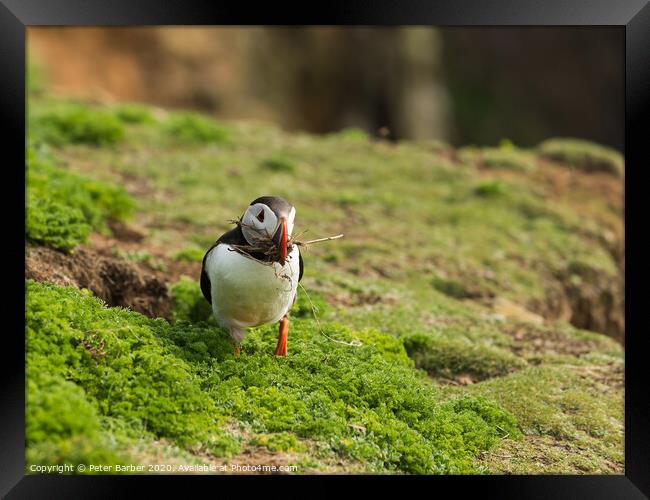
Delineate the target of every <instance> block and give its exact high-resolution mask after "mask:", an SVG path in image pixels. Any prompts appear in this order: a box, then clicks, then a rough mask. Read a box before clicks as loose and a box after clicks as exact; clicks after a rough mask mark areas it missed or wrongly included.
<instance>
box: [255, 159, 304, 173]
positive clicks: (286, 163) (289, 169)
mask: <svg viewBox="0 0 650 500" xmlns="http://www.w3.org/2000/svg"><path fill="white" fill-rule="evenodd" d="M262 166H263V167H264V168H266V169H268V170H271V171H273V172H286V173H290V174H292V173H294V172H295V171H296V163H295V162H294V161H293V160H290V159H289V158H285V157H283V156H274V157H272V158H267V159H265V160H264V161H263V162H262Z"/></svg>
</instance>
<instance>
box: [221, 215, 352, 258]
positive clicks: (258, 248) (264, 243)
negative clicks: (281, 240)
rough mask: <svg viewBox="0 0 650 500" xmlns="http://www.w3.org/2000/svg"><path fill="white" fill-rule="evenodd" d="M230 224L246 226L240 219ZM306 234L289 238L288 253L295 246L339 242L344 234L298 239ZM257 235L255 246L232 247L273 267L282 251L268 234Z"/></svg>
mask: <svg viewBox="0 0 650 500" xmlns="http://www.w3.org/2000/svg"><path fill="white" fill-rule="evenodd" d="M230 222H231V223H232V224H236V225H238V226H239V227H242V226H245V224H244V223H243V222H242V221H241V220H238V219H235V220H231V221H230ZM247 227H252V226H247ZM306 232H307V231H303V232H302V233H299V234H298V235H296V236H290V237H289V239H288V240H287V253H291V250H293V245H297V246H300V247H306V246H308V245H313V244H314V243H322V242H323V241H331V240H338V239H339V238H343V235H342V234H337V235H336V236H327V237H325V238H317V239H315V240H308V241H300V240H299V239H298V238H299V237H300V236H302V235H303V234H305V233H306ZM256 234H258V235H259V238H258V239H257V240H256V241H255V242H254V243H253V244H249V245H233V244H231V245H230V246H231V247H232V248H234V249H235V250H236V251H237V252H239V253H241V254H242V255H245V256H246V257H249V258H251V259H253V260H256V261H258V262H261V263H263V264H267V265H272V264H273V262H277V261H278V260H279V259H280V249H279V248H278V246H277V245H276V244H275V242H274V241H273V239H272V238H271V237H270V236H269V235H268V234H265V233H256ZM255 255H257V256H263V259H260V258H257V257H255Z"/></svg>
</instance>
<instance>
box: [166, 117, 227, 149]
mask: <svg viewBox="0 0 650 500" xmlns="http://www.w3.org/2000/svg"><path fill="white" fill-rule="evenodd" d="M163 128H164V130H165V132H166V133H167V135H168V136H169V137H171V138H172V139H174V140H175V141H177V142H180V143H186V144H209V143H215V144H223V143H225V142H226V141H227V140H228V131H227V130H226V128H225V127H224V126H223V125H221V124H219V123H217V122H216V121H215V120H213V119H211V118H208V117H207V116H204V115H201V114H199V113H193V112H190V111H182V112H181V111H179V112H176V113H173V114H172V115H170V116H169V118H168V119H167V121H166V122H165V123H164V125H163Z"/></svg>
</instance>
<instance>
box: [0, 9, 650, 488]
mask: <svg viewBox="0 0 650 500" xmlns="http://www.w3.org/2000/svg"><path fill="white" fill-rule="evenodd" d="M197 24H198V25H224V24H237V25H257V24H263V25H334V24H344V25H438V26H460V25H462V26H474V25H481V26H618V27H620V28H621V29H624V30H625V47H626V54H625V77H626V97H625V125H626V127H625V162H626V176H625V193H626V203H625V206H626V210H625V218H626V221H625V227H626V230H625V239H626V252H625V259H626V262H627V265H626V271H625V282H626V298H625V302H626V316H625V317H626V325H627V332H626V333H627V335H626V349H625V350H626V358H625V359H626V363H625V475H621V476H479V477H474V476H471V477H465V476H446V477H433V476H426V477H421V476H417V477H416V476H408V477H380V476H372V477H370V478H369V477H368V476H338V477H337V478H331V477H320V478H314V477H300V476H298V477H290V478H287V477H283V478H280V477H256V478H252V477H250V476H249V477H244V478H242V477H236V478H235V477H222V476H219V477H213V476H212V477H205V476H201V477H192V478H189V477H187V476H174V477H173V478H171V477H167V476H129V477H124V476H94V477H88V476H84V477H77V476H59V475H55V476H45V475H43V476H36V475H25V464H24V448H25V431H24V402H25V375H24V354H25V353H24V347H25V346H24V337H23V336H22V335H21V334H20V333H19V332H20V331H21V330H20V328H21V327H20V322H21V321H20V320H21V314H19V313H18V311H21V310H22V311H24V307H25V304H24V288H22V287H21V286H20V285H18V284H19V283H23V285H22V286H24V275H23V276H20V274H21V269H23V267H22V266H24V244H23V243H24V239H23V240H22V241H21V235H20V231H23V238H24V217H23V222H22V223H18V224H15V225H13V228H12V224H10V223H9V221H10V219H13V218H14V217H15V218H16V219H17V218H18V217H19V215H15V214H16V212H18V213H20V212H21V210H24V201H25V200H24V189H20V188H19V185H20V182H21V180H20V176H21V175H23V177H22V182H24V171H23V170H21V168H20V167H19V165H21V164H22V165H24V161H25V147H24V144H25V142H24V141H25V109H26V108H25V106H26V96H25V62H26V54H25V38H26V37H25V34H26V28H27V27H28V26H43V25H74V26H81V25H104V26H119V25H197ZM0 68H1V69H0V121H1V122H2V123H3V125H4V127H2V130H4V131H5V132H4V133H3V138H4V139H5V141H3V142H4V147H3V149H2V156H1V158H2V159H3V161H2V164H3V165H4V167H5V168H4V169H3V172H4V173H5V175H6V174H7V173H9V172H11V173H13V174H16V179H14V180H13V181H12V183H11V184H5V186H4V188H5V189H4V193H3V194H4V196H2V197H1V198H2V203H3V208H4V211H3V212H2V213H3V214H6V215H7V217H5V219H4V222H5V224H3V229H4V231H3V232H4V235H3V236H4V240H5V242H4V245H3V250H5V253H6V254H7V256H8V257H10V258H9V259H8V260H6V261H5V269H4V270H3V271H4V272H3V275H4V277H5V282H4V292H5V293H3V295H4V298H3V300H2V301H1V302H0V304H1V306H0V307H1V310H2V312H3V316H2V317H3V318H5V319H9V318H11V319H13V318H15V321H16V323H17V324H18V325H17V326H16V328H11V327H10V326H9V325H10V324H12V323H5V329H4V331H3V335H2V348H1V349H0V352H1V353H2V363H0V371H1V375H2V378H1V379H0V380H1V382H0V387H1V392H0V409H1V412H0V418H1V420H2V424H1V425H0V495H5V494H7V493H8V492H9V493H8V496H7V498H42V497H48V498H49V497H52V498H77V497H85V496H87V494H88V493H90V494H91V495H92V496H93V497H95V496H97V497H98V498H102V497H109V496H110V497H112V498H113V497H115V496H116V495H117V494H118V493H119V494H125V493H128V492H131V493H137V490H136V489H135V486H136V485H138V484H139V485H142V483H146V484H147V489H149V488H151V486H156V487H160V488H165V489H166V490H167V492H171V491H173V490H171V489H170V482H171V479H174V480H180V481H182V483H185V482H186V481H190V480H196V481H202V482H206V481H211V485H210V487H214V483H213V482H212V481H219V482H220V483H219V486H217V487H218V488H223V487H225V486H226V485H231V486H233V487H235V488H237V489H238V490H241V489H242V488H245V487H247V486H244V484H243V481H249V480H255V482H260V483H261V484H262V487H264V489H265V490H267V491H268V490H269V488H274V486H273V484H274V483H276V482H277V481H282V482H283V484H282V485H281V486H280V488H282V491H284V492H287V491H292V492H293V494H294V495H295V494H296V493H297V492H300V491H302V489H301V487H305V488H313V487H314V481H320V482H322V483H329V481H330V480H332V479H338V480H339V481H343V482H345V483H350V486H352V483H357V482H364V483H366V484H372V485H379V486H380V487H381V486H382V485H384V484H385V481H388V480H390V481H395V482H401V483H403V484H401V485H399V486H400V487H410V486H411V487H415V486H416V485H415V484H414V483H415V482H417V483H419V484H418V485H417V486H422V487H425V488H433V487H436V488H438V487H440V486H442V484H443V483H448V486H450V487H451V488H452V490H453V491H454V492H455V493H456V494H457V493H461V494H462V493H463V492H465V491H466V490H467V489H468V488H480V492H481V495H482V496H483V497H487V498H491V497H498V498H540V499H541V498H589V499H598V498H603V499H611V498H644V497H647V496H648V495H650V461H649V459H648V458H649V456H650V453H649V450H650V429H649V428H648V424H650V414H649V409H650V404H649V403H650V400H649V398H648V394H649V393H650V390H649V389H648V387H649V384H648V369H647V366H646V365H645V363H644V359H643V358H644V356H645V355H646V351H645V350H644V349H643V346H644V344H645V342H644V341H645V336H646V335H647V334H648V333H647V328H646V329H644V328H643V327H644V326H645V324H646V323H647V322H644V321H643V319H644V316H643V313H644V300H643V293H642V292H643V288H644V284H645V283H646V279H647V277H648V272H647V271H648V263H647V260H648V257H647V256H648V255H650V253H648V251H647V250H648V246H647V243H645V238H644V234H643V231H642V230H639V229H641V227H642V226H640V227H639V228H637V226H636V225H634V224H633V223H632V221H633V220H634V218H636V217H639V219H641V218H642V217H643V214H644V212H643V207H642V206H641V202H642V200H643V199H644V195H643V192H642V190H643V189H644V188H645V184H644V183H643V182H642V181H641V179H642V173H643V171H644V169H647V168H649V167H650V148H648V146H647V145H646V143H647V138H646V136H645V135H644V133H643V132H642V131H643V130H650V127H648V122H649V121H650V105H649V104H650V5H649V1H648V0H616V1H612V0H546V1H540V0H491V1H490V2H487V1H477V0H442V1H440V0H439V1H436V2H433V1H426V0H402V1H400V2H395V1H390V0H382V1H377V0H375V1H374V2H361V1H355V0H329V1H326V2H322V3H319V4H318V5H313V4H310V3H307V2H303V3H301V4H293V3H289V2H287V3H282V4H280V3H272V4H271V3H257V2H247V1H239V2H217V1H208V0H130V1H127V0H110V1H109V0H104V1H102V0H0ZM643 123H646V127H648V128H644V126H643ZM17 172H18V173H17ZM20 172H22V174H21V173H20ZM13 182H15V185H14V184H13ZM7 195H9V196H7ZM23 215H24V212H23ZM13 242H15V243H16V244H15V245H12V244H11V243H13ZM21 261H22V262H23V263H21ZM14 283H15V284H16V286H17V289H16V290H14V289H13V288H11V286H13V284H14ZM18 290H22V291H23V294H22V295H21V294H20V293H19V291H18ZM22 319H23V321H24V316H23V317H22ZM22 328H23V330H24V324H23V327H22ZM433 481H435V484H434V483H432V482H433ZM290 483H291V484H290ZM445 485H447V484H445ZM206 486H208V485H207V484H206ZM339 487H341V485H339ZM346 487H347V486H346ZM287 488H291V490H288V489H287ZM179 491H182V492H183V494H188V493H189V491H190V490H188V489H187V486H184V487H183V490H179ZM218 491H220V492H222V491H223V489H220V490H218ZM322 491H324V490H322ZM413 491H415V490H413ZM431 491H434V490H431ZM292 496H293V495H292Z"/></svg>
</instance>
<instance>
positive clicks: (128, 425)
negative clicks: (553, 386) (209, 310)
mask: <svg viewBox="0 0 650 500" xmlns="http://www.w3.org/2000/svg"><path fill="white" fill-rule="evenodd" d="M27 299H28V308H27V311H28V313H27V364H28V369H29V370H30V373H33V372H34V371H37V372H43V373H49V374H51V375H52V376H59V377H62V378H65V379H66V380H68V382H69V383H71V384H74V385H76V386H78V387H80V388H81V389H82V390H83V392H78V394H79V397H82V395H83V398H85V399H86V400H87V402H88V404H89V405H90V406H92V407H93V408H94V409H95V411H96V414H97V415H101V416H102V417H104V418H109V419H112V420H113V421H115V422H116V425H117V423H119V426H120V428H122V429H126V430H125V431H124V432H126V433H131V434H138V433H140V435H142V433H143V432H144V433H145V435H146V436H152V437H155V438H156V439H166V440H169V441H171V442H173V443H175V444H176V445H178V446H182V447H184V448H186V449H188V450H196V449H205V450H207V451H209V452H211V453H214V454H228V453H232V452H234V451H236V450H238V449H239V444H238V441H237V440H236V439H234V438H233V437H232V436H231V435H230V434H228V432H226V431H224V430H222V427H223V425H224V424H225V422H227V421H228V420H230V419H236V420H238V421H240V422H242V423H243V424H245V425H247V426H248V427H249V428H250V429H251V431H252V432H254V433H255V434H258V435H260V434H262V435H264V434H267V435H268V434H281V436H284V437H282V438H277V439H272V440H271V441H270V442H272V443H275V445H278V446H280V445H281V446H284V445H286V443H287V442H289V441H290V442H293V438H287V434H289V435H292V436H294V437H295V439H296V440H301V439H303V438H306V439H310V440H315V441H317V442H319V443H320V446H321V449H322V450H324V452H326V453H330V454H335V455H339V456H342V457H344V458H346V459H350V460H356V461H359V462H362V463H364V465H365V466H366V467H367V468H368V470H378V471H380V470H384V471H390V470H396V471H403V472H411V473H432V472H433V473H466V472H479V471H480V469H478V468H477V467H476V465H475V464H476V462H475V458H476V456H477V455H478V454H479V453H480V452H481V451H482V450H485V449H487V448H489V447H490V446H493V445H494V444H495V443H496V442H498V441H499V440H500V439H501V438H502V437H503V436H505V435H506V434H509V435H510V436H513V435H517V432H518V431H517V426H516V422H515V420H514V419H513V417H512V416H511V415H510V414H508V413H507V412H504V411H503V410H502V409H500V408H499V407H498V406H497V405H495V404H493V403H491V402H489V401H488V400H486V399H484V398H476V397H469V398H460V399H454V400H452V401H447V400H445V399H443V398H442V397H441V395H440V393H439V391H438V389H437V388H436V387H435V386H434V385H432V384H431V383H430V382H429V381H428V380H427V379H426V378H425V377H423V376H422V375H421V374H420V373H419V372H417V371H414V370H413V368H412V367H411V366H409V365H408V364H406V363H404V362H401V361H399V355H398V354H397V352H396V351H395V349H396V347H395V345H393V344H391V342H389V341H388V340H387V341H386V342H383V341H380V339H379V337H381V336H382V335H384V336H385V337H386V338H387V339H390V336H388V335H385V334H380V333H379V332H374V333H370V334H364V333H363V332H354V331H351V330H348V329H347V328H344V327H341V326H336V325H331V324H330V325H326V326H325V329H326V334H327V336H328V337H330V338H326V337H324V336H322V335H320V333H319V332H318V330H317V328H316V325H315V323H314V322H313V321H309V320H300V319H296V320H294V321H293V322H292V327H291V332H290V335H289V346H290V347H289V349H290V354H289V356H287V357H286V358H277V357H275V356H273V355H272V351H273V346H274V344H275V342H276V336H277V333H276V327H275V325H269V326H265V327H261V328H257V329H252V331H251V332H250V333H249V334H248V336H247V338H246V340H245V342H244V344H243V345H242V354H241V356H240V357H239V358H235V357H234V356H233V354H232V344H231V342H230V339H229V338H228V335H227V333H226V332H224V331H223V330H221V329H219V328H215V327H208V326H206V325H205V324H200V323H198V324H189V323H186V322H179V323H177V324H176V325H173V326H172V325H169V323H167V322H166V321H164V320H160V319H159V320H152V319H149V318H146V317H144V316H142V315H140V314H137V313H134V312H131V311H127V310H124V309H120V308H106V307H105V306H104V305H103V304H102V303H101V302H100V301H98V300H97V299H95V298H93V297H92V296H90V294H88V293H84V292H82V291H79V290H77V289H75V288H62V287H57V286H54V285H48V284H40V283H34V282H31V281H29V282H28V283H27ZM359 335H361V336H362V337H363V336H364V335H366V340H368V339H371V338H372V339H373V341H372V342H364V343H363V344H362V345H361V346H359V347H351V346H350V345H347V344H342V343H337V342H332V340H330V339H336V340H342V341H344V342H350V341H352V340H354V339H355V338H357V337H358V336H359ZM392 341H393V342H394V339H392ZM387 352H390V353H392V355H388V356H387V355H386V353H387ZM396 356H397V357H396ZM30 390H32V391H36V393H37V394H38V393H39V391H41V392H42V389H40V388H39V387H34V386H32V388H31V389H30ZM37 397H40V396H31V395H30V398H31V399H30V400H32V401H37V400H38V399H37ZM35 398H36V399H35ZM34 411H37V408H32V409H29V412H34ZM71 413H72V412H68V413H67V414H71ZM86 413H88V412H86ZM32 414H33V413H32ZM31 418H32V419H34V418H35V419H36V421H34V422H32V424H29V425H31V426H32V427H30V428H38V427H39V425H41V424H39V423H38V419H39V417H38V416H36V417H34V416H32V417H31ZM75 425H76V424H75ZM79 425H81V424H79ZM78 429H79V433H81V434H84V431H83V427H80V428H78ZM145 429H146V430H145ZM282 433H285V434H282ZM285 438H286V439H285ZM44 439H47V438H46V433H41V434H40V435H39V434H38V433H33V434H30V443H31V446H33V447H37V446H40V445H42V443H43V442H44V441H43V440H44ZM46 442H47V441H46ZM290 444H291V443H289V445H290ZM99 446H101V445H98V447H99ZM45 462H46V463H47V457H45Z"/></svg>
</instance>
